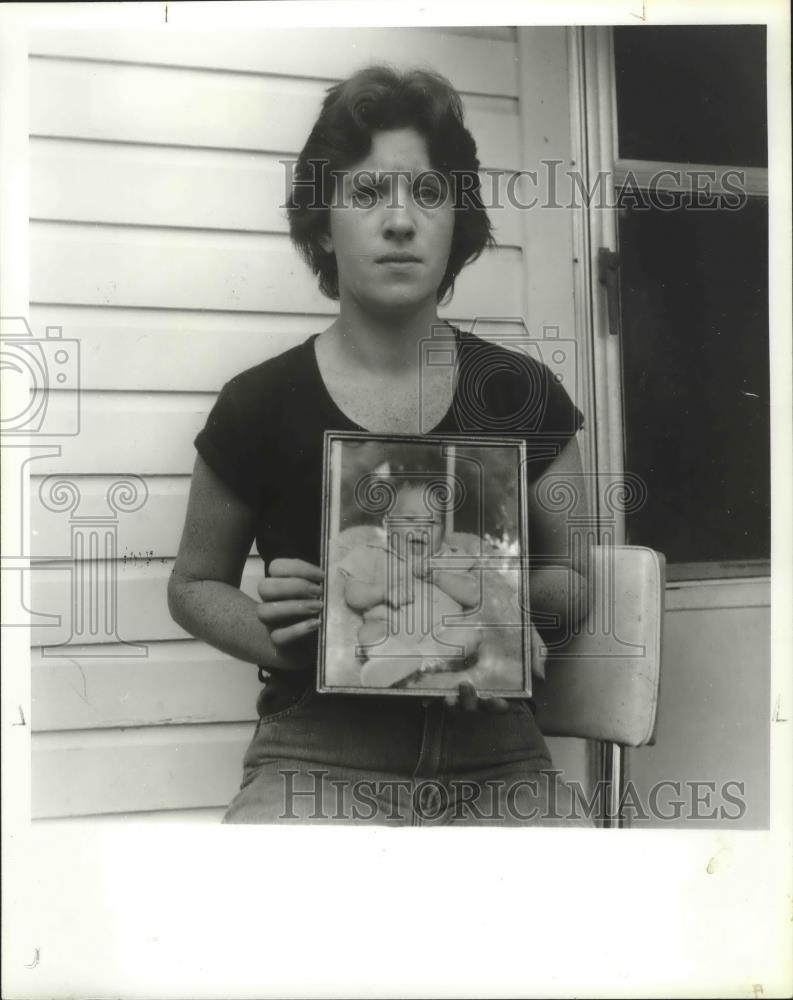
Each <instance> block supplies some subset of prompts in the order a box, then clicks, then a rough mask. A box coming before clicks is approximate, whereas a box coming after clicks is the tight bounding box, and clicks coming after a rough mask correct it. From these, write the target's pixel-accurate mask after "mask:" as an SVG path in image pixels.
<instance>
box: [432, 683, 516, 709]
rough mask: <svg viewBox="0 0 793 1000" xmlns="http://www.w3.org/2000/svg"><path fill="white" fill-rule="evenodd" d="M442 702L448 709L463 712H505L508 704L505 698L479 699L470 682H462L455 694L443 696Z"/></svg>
mask: <svg viewBox="0 0 793 1000" xmlns="http://www.w3.org/2000/svg"><path fill="white" fill-rule="evenodd" d="M444 701H445V702H446V704H447V705H448V706H449V707H450V708H459V709H461V710H462V711H463V712H477V711H479V710H480V709H481V710H483V711H485V712H506V711H507V709H508V708H509V702H508V701H507V700H506V698H493V697H485V698H480V697H479V695H478V694H477V693H476V688H475V687H474V686H473V684H472V683H471V682H470V681H463V682H462V683H461V684H460V685H459V686H458V688H457V694H447V695H444Z"/></svg>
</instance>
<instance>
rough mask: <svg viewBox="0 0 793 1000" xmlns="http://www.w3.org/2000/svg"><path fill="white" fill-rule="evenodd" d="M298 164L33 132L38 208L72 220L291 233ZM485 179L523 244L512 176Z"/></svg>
mask: <svg viewBox="0 0 793 1000" xmlns="http://www.w3.org/2000/svg"><path fill="white" fill-rule="evenodd" d="M291 172H292V166H291V163H289V164H286V165H284V164H282V163H280V162H279V159H278V157H276V156H268V155H266V154H259V153H242V152H234V151H220V150H210V149H200V150H196V149H178V148H159V147H158V148H154V149H153V148H151V147H149V146H127V145H124V144H117V143H107V144H98V143H84V142H75V141H72V140H68V139H33V140H32V142H31V180H30V214H31V217H32V218H34V219H48V220H55V221H64V222H101V223H105V224H107V223H118V224H122V225H136V226H160V227H161V226H174V227H184V228H189V229H202V228H203V229H223V230H237V231H240V232H260V233H286V232H288V228H289V227H288V223H287V217H286V210H285V209H284V208H283V207H282V206H283V205H284V204H285V202H286V196H287V185H288V183H289V181H290V179H291ZM482 184H483V188H482V190H483V198H484V201H485V204H486V205H487V206H488V207H489V209H490V211H489V214H490V217H491V221H492V223H493V225H494V227H495V231H496V238H497V241H498V242H499V243H500V244H501V245H502V246H513V247H519V246H520V245H521V225H522V219H521V214H520V209H518V208H515V207H510V206H508V205H507V198H506V181H505V180H503V179H502V178H500V177H499V178H493V177H492V176H491V175H486V174H485V175H483V177H482ZM494 185H495V186H496V190H495V192H493V187H494ZM499 193H500V197H496V195H498V194H499ZM496 206H502V207H496Z"/></svg>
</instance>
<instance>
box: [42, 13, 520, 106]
mask: <svg viewBox="0 0 793 1000" xmlns="http://www.w3.org/2000/svg"><path fill="white" fill-rule="evenodd" d="M509 30H510V29H507V31H509ZM472 31H476V29H472ZM477 34H479V37H478V38H471V37H465V36H464V35H461V34H456V33H454V31H453V30H446V29H441V30H438V29H435V30H431V31H422V30H417V29H415V28H357V29H353V30H350V29H348V28H330V29H329V28H324V27H323V28H314V29H312V28H306V27H299V28H267V29H258V30H257V29H252V30H250V31H247V32H245V33H241V32H239V31H228V30H223V29H214V28H213V29H211V30H204V31H197V30H192V31H191V30H186V29H176V30H174V29H173V28H170V27H168V28H166V27H163V28H161V29H160V28H153V29H145V28H144V29H125V30H123V31H118V30H112V29H111V30H107V29H105V30H102V29H95V30H90V31H58V30H57V29H50V30H39V31H33V32H31V39H30V46H29V51H30V53H31V54H32V55H36V56H54V57H56V58H59V59H63V58H66V57H72V58H74V59H89V60H100V61H108V62H131V63H148V64H150V65H160V66H172V67H177V66H178V67H183V68H196V67H198V68H200V69H214V70H229V71H233V72H237V73H257V74H267V75H268V76H273V75H278V76H285V77H289V76H301V77H311V78H313V79H316V80H327V81H329V82H330V81H335V80H339V79H341V78H342V77H344V76H347V75H348V74H349V73H350V67H351V66H355V65H356V63H361V64H367V63H377V62H379V61H383V62H386V63H389V62H391V63H393V62H394V58H395V54H396V53H403V55H402V58H401V59H400V62H401V63H403V64H404V65H411V66H417V67H427V68H429V69H432V70H434V71H435V72H437V73H442V74H443V75H444V76H447V77H449V78H452V77H453V78H454V80H455V84H456V86H457V87H458V88H459V89H460V90H462V91H463V92H465V93H470V94H491V95H495V96H509V97H517V95H518V72H517V63H516V59H515V42H514V32H513V35H509V34H508V35H507V36H506V38H503V37H495V36H494V37H493V38H492V40H489V41H487V42H484V41H483V40H482V39H483V36H482V35H481V34H480V33H479V32H478V31H477ZM308 49H310V50H311V60H310V62H309V61H307V60H306V56H305V53H306V51H307V50H308Z"/></svg>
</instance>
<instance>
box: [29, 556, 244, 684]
mask: <svg viewBox="0 0 793 1000" xmlns="http://www.w3.org/2000/svg"><path fill="white" fill-rule="evenodd" d="M100 565H101V572H100V577H101V582H102V583H104V579H105V578H106V577H109V576H110V574H111V572H112V570H113V568H115V571H116V574H117V584H116V587H115V591H113V588H112V585H108V588H107V592H108V593H109V594H110V595H111V599H112V597H113V594H114V595H115V605H114V607H112V608H111V607H110V601H109V600H105V598H104V596H101V597H100V598H98V599H93V600H92V601H91V602H90V603H91V607H92V608H93V611H94V614H95V617H96V630H95V631H94V632H91V631H90V629H89V624H88V622H87V621H86V623H85V625H84V626H83V627H82V628H80V627H79V625H78V624H77V623H76V622H75V621H74V620H73V612H72V605H73V599H74V596H75V595H76V594H78V593H81V592H82V591H81V588H80V587H79V584H78V583H77V574H78V573H80V572H82V573H83V575H84V576H85V578H86V579H87V578H88V577H89V574H90V573H91V566H90V565H88V564H82V565H79V564H78V565H76V566H75V565H72V564H69V563H67V564H64V565H63V566H60V567H58V568H55V567H54V566H49V565H38V566H35V567H33V568H31V570H30V571H29V575H30V593H31V597H30V600H31V607H32V609H33V610H34V611H35V612H37V613H38V614H46V615H53V616H57V617H58V619H59V621H57V622H54V623H52V624H47V625H43V624H39V625H36V626H34V627H33V628H32V630H31V644H32V645H33V646H47V647H49V649H48V651H47V656H50V655H54V656H60V655H62V653H61V650H58V649H56V648H55V647H56V646H58V645H64V644H79V645H81V646H85V647H86V648H88V647H94V646H105V645H107V644H108V643H109V642H111V643H112V641H113V638H112V637H109V636H108V635H107V632H108V629H107V628H106V626H105V623H106V622H107V621H108V619H109V617H110V615H111V614H114V616H115V620H116V622H117V626H116V637H117V638H118V640H119V641H120V642H123V643H127V644H129V648H127V649H124V648H122V647H119V649H118V650H117V656H118V657H119V658H120V659H121V658H126V659H127V660H128V662H129V663H130V665H131V666H130V669H133V668H134V661H136V660H138V659H144V658H145V657H146V656H147V655H148V650H147V649H146V648H145V644H146V643H149V642H162V641H166V640H171V639H187V638H189V636H188V634H187V633H186V632H185V631H184V629H182V628H180V627H179V626H178V625H177V624H176V622H175V621H174V620H173V619H172V618H171V616H170V614H169V612H168V593H167V591H168V579H169V577H170V575H171V570H172V569H173V560H172V559H158V558H155V559H138V560H135V561H129V560H128V561H127V562H119V563H117V564H116V565H115V567H111V566H109V564H108V563H107V562H103V563H101V564H100ZM262 573H263V568H262V562H261V560H260V559H259V558H258V557H256V558H251V559H249V561H248V566H247V568H246V570H245V574H244V576H243V581H242V589H243V591H244V592H245V593H247V594H248V595H249V596H251V597H254V598H255V597H256V584H257V582H258V580H259V579H261V576H262ZM73 581H74V583H73ZM102 595H104V590H103V591H102ZM88 603H89V602H88V601H87V602H86V604H88ZM134 644H137V646H135V645H134ZM96 652H97V653H98V654H99V656H100V657H101V656H102V653H103V650H102V649H97V650H96ZM81 655H83V656H86V655H88V653H87V652H85V651H83V653H82V654H81Z"/></svg>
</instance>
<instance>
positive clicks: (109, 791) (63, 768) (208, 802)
mask: <svg viewBox="0 0 793 1000" xmlns="http://www.w3.org/2000/svg"><path fill="white" fill-rule="evenodd" d="M252 735H253V724H252V723H222V724H217V725H199V726H162V727H154V726H147V727H143V728H139V729H126V730H117V729H100V730H81V731H75V732H68V733H36V734H34V735H33V737H32V740H31V743H32V755H31V756H32V760H31V800H32V802H31V811H32V815H33V818H34V819H37V818H39V817H48V816H52V817H54V816H85V815H91V814H93V813H121V812H138V811H151V810H159V809H195V808H202V807H207V806H215V807H218V806H223V805H227V804H228V802H229V801H230V800H231V798H232V797H233V795H234V793H235V792H236V790H237V788H239V784H240V780H241V778H242V756H243V753H244V752H245V747H246V745H247V744H248V743H249V742H250V739H251V737H252Z"/></svg>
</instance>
